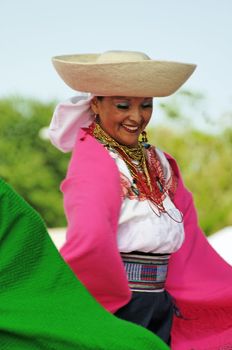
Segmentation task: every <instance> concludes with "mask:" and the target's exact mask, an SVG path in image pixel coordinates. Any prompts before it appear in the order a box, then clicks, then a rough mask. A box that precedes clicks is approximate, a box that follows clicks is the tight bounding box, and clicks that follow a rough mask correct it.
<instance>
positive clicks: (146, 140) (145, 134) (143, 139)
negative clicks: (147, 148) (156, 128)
mask: <svg viewBox="0 0 232 350" xmlns="http://www.w3.org/2000/svg"><path fill="white" fill-rule="evenodd" d="M142 142H144V143H147V142H148V139H147V133H146V131H145V130H144V131H143V132H142Z"/></svg>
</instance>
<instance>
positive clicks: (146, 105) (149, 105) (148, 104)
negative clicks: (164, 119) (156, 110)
mask: <svg viewBox="0 0 232 350" xmlns="http://www.w3.org/2000/svg"><path fill="white" fill-rule="evenodd" d="M152 107H153V103H152V102H149V103H143V104H142V108H152Z"/></svg>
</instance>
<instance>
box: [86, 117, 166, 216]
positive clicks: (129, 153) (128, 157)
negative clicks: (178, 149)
mask: <svg viewBox="0 0 232 350" xmlns="http://www.w3.org/2000/svg"><path fill="white" fill-rule="evenodd" d="M88 130H89V133H90V134H91V135H92V136H94V137H95V138H96V139H97V140H99V141H100V142H101V143H103V144H104V145H105V146H106V147H107V148H108V149H113V150H115V151H116V152H117V153H118V154H120V155H121V157H122V159H123V160H124V161H125V163H126V164H127V166H128V169H129V171H130V173H131V176H132V178H133V183H134V184H135V185H136V187H137V188H138V190H139V193H141V194H142V195H144V196H145V197H146V198H147V199H149V200H150V201H151V202H152V203H153V204H155V206H156V207H157V208H158V210H159V212H165V209H164V207H163V200H164V198H165V196H166V193H167V191H168V189H167V188H166V184H165V178H164V174H163V171H162V169H161V167H160V166H154V164H152V165H153V166H151V164H149V163H148V162H147V159H146V156H145V147H144V145H143V143H142V142H139V143H138V146H137V147H133V148H129V147H127V146H124V145H121V144H119V143H118V142H117V141H115V140H114V139H113V138H112V137H111V136H110V135H108V134H107V133H106V132H105V131H104V130H103V129H102V128H101V127H100V125H99V124H97V123H93V124H92V125H91V126H90V127H89V129H88ZM146 145H147V144H146ZM147 146H148V147H150V145H147Z"/></svg>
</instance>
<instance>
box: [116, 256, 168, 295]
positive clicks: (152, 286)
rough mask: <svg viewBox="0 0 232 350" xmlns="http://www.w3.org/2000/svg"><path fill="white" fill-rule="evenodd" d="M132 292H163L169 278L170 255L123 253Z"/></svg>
mask: <svg viewBox="0 0 232 350" xmlns="http://www.w3.org/2000/svg"><path fill="white" fill-rule="evenodd" d="M121 258H122V261H123V264H124V267H125V270H126V274H127V279H128V283H129V287H130V289H131V290H132V291H139V292H153V291H155V292H161V291H163V290H164V284H165V281H166V277H167V271H168V262H169V258H170V254H146V253H140V252H132V253H121Z"/></svg>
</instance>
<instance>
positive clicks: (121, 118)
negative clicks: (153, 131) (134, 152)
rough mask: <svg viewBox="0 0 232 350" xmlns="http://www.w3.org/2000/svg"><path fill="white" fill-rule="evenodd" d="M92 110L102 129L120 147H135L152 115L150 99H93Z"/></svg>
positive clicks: (115, 97)
mask: <svg viewBox="0 0 232 350" xmlns="http://www.w3.org/2000/svg"><path fill="white" fill-rule="evenodd" d="M91 107H92V110H93V112H94V113H95V114H97V115H98V116H99V119H100V121H99V124H100V126H101V127H102V129H103V130H104V131H105V132H106V133H107V134H109V135H110V136H111V137H112V138H113V139H114V140H116V141H117V142H118V143H120V144H121V145H125V146H128V147H135V146H137V145H138V139H139V135H140V134H141V132H142V131H143V130H144V129H145V127H146V125H147V124H148V122H149V120H150V119H151V115H152V108H153V104H152V98H151V97H121V96H120V97H118V96H113V97H111V96H110V97H103V98H102V99H98V98H97V97H94V98H93V100H92V103H91Z"/></svg>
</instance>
